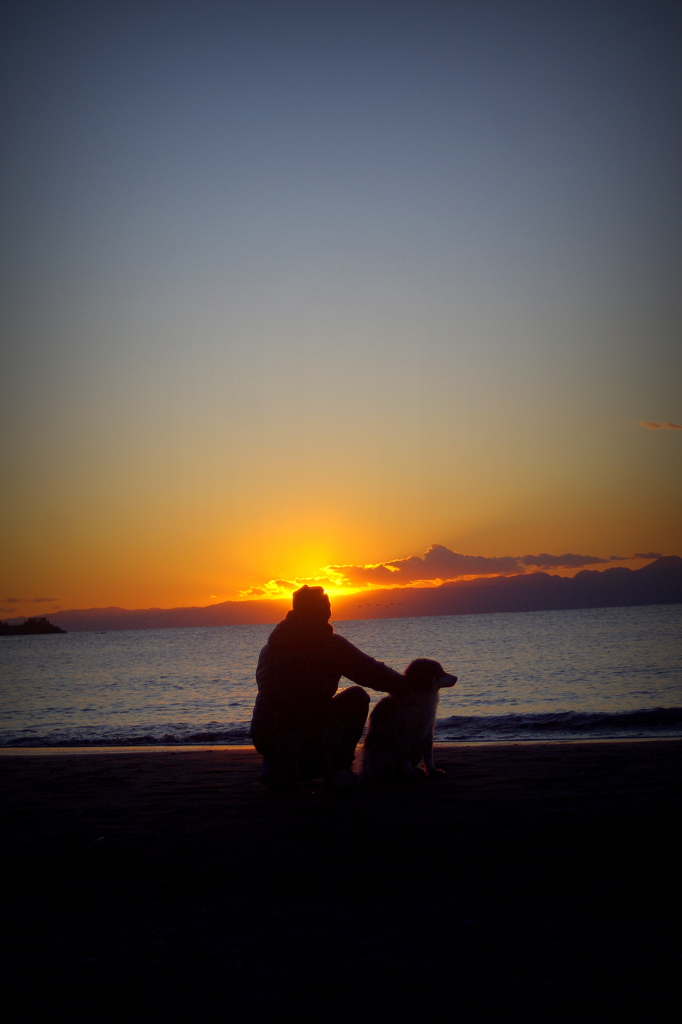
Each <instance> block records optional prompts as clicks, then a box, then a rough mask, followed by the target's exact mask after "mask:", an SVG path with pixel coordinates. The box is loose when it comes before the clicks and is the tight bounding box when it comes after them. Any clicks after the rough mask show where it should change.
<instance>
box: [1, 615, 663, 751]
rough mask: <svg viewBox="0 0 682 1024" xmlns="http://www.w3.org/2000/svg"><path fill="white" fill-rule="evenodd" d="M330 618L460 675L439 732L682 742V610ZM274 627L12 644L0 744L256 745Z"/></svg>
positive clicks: (382, 649) (371, 647) (397, 654)
mask: <svg viewBox="0 0 682 1024" xmlns="http://www.w3.org/2000/svg"><path fill="white" fill-rule="evenodd" d="M334 625H335V629H336V631H337V632H338V633H341V634H342V635H343V636H346V637H347V638H348V639H349V640H350V641H351V642H352V643H354V644H356V645H357V646H358V647H360V648H361V649H362V650H364V651H366V652H367V653H368V654H371V655H373V656H374V657H376V658H379V659H380V660H381V661H385V662H386V663H387V664H389V665H391V666H392V667H393V668H396V669H398V670H400V671H402V670H403V669H404V668H405V666H406V665H407V664H408V663H409V662H410V661H411V660H412V659H413V658H418V657H429V658H436V659H437V660H438V661H440V662H441V663H442V664H443V666H444V667H445V669H446V670H447V671H449V672H451V673H454V674H455V675H457V676H458V677H459V682H458V684H457V686H456V687H454V689H452V690H443V691H441V701H440V706H439V713H438V719H437V723H436V740H437V741H441V742H442V741H453V742H456V741H460V742H462V741H466V742H476V741H495V740H499V741H519V740H531V739H533V740H549V739H587V738H592V739H597V738H600V739H601V738H605V739H608V738H611V739H614V738H635V737H665V736H680V735H682V642H681V641H682V605H654V606H646V607H634V608H597V609H585V610H582V609H581V610H572V611H544V612H516V613H502V614H495V615H457V616H437V617H427V618H405V619H381V620H364V621H353V622H338V623H334ZM271 629H272V626H222V627H208V628H196V629H192V628H188V629H158V630H137V631H136V630H130V631H121V632H108V633H68V634H56V635H45V636H21V637H3V638H1V639H0V681H1V686H0V746H3V747H8V746H22V747H26V746H34V747H38V746H91V745H92V746H109V745H139V744H202V745H203V744H245V743H249V742H250V739H249V720H250V717H251V709H252V707H253V702H254V698H255V694H256V683H255V669H256V662H257V660H258V653H259V651H260V649H261V647H262V646H263V644H264V643H265V641H266V639H267V637H268V634H269V633H270V631H271ZM341 685H342V686H344V685H348V681H347V680H342V682H341ZM380 698H381V694H378V693H377V694H375V693H373V692H372V703H375V702H376V701H377V700H379V699H380Z"/></svg>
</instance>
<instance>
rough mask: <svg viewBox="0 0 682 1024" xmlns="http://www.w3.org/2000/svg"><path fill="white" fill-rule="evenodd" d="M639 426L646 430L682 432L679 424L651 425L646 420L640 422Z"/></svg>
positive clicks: (681, 426)
mask: <svg viewBox="0 0 682 1024" xmlns="http://www.w3.org/2000/svg"><path fill="white" fill-rule="evenodd" d="M639 425H640V427H646V429H647V430H682V424H680V423H652V422H650V421H648V420H640V421H639Z"/></svg>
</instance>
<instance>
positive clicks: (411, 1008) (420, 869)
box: [0, 740, 682, 1022]
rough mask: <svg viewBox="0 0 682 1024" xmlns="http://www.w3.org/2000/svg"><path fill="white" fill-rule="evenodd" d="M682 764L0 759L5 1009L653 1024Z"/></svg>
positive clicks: (158, 756)
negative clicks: (320, 778)
mask: <svg viewBox="0 0 682 1024" xmlns="http://www.w3.org/2000/svg"><path fill="white" fill-rule="evenodd" d="M681 754H682V740H674V741H657V742H646V741H642V742H630V743H620V742H611V743H576V744H571V743H552V744H537V745H535V744H532V745H498V746H448V747H440V748H439V749H438V752H437V762H438V763H440V765H441V767H443V768H445V769H446V770H447V774H446V775H445V776H444V777H443V778H442V779H441V780H438V781H436V782H433V783H430V782H424V783H423V784H419V785H415V786H413V787H411V788H408V789H407V790H400V791H398V790H390V791H386V790H362V791H352V792H341V793H336V794H328V793H326V792H325V791H324V789H323V786H322V785H321V783H309V784H305V785H304V786H301V788H300V789H299V790H298V791H297V792H294V793H286V794H280V795H277V794H272V793H269V792H267V791H265V790H264V789H263V787H261V786H260V785H259V784H258V782H257V765H258V762H259V759H258V757H257V755H256V754H255V752H254V751H253V750H251V749H231V750H230V749H221V750H203V751H170V752H169V751H166V752H158V751H154V750H149V751H145V752H117V753H109V754H102V753H97V752H95V751H88V752H87V753H77V754H60V755H51V754H49V755H48V754H46V755H40V756H25V755H24V756H3V757H2V758H0V773H2V794H3V795H2V806H3V817H4V819H5V827H4V836H5V839H4V844H3V845H4V856H5V859H6V867H5V882H6V884H5V899H4V904H5V907H4V909H5V913H4V925H5V926H4V929H3V931H4V935H5V938H6V939H8V940H9V943H8V949H7V952H6V954H5V956H4V965H5V971H6V975H5V979H4V983H3V985H4V998H5V1001H6V1002H10V1001H11V1002H12V1003H15V1005H17V1006H18V1007H21V1008H22V1009H21V1010H19V1011H18V1012H15V1013H13V1020H23V1019H26V1020H29V1019H33V1018H34V1017H36V1016H38V1015H42V1016H44V1017H45V1018H46V1019H55V1017H60V1018H61V1017H62V1016H64V1017H68V1018H70V1019H72V1020H81V1019H86V1018H87V1019H89V1020H95V1021H102V1020H126V1021H131V1020H143V1019H144V1020H176V1019H178V1020H179V1019H185V1020H187V1019H189V1020H194V1019H199V1018H201V1019H204V1020H223V1019H226V1018H227V1017H233V1016H234V1015H235V1014H244V1015H247V1016H248V1017H249V1018H251V1019H255V1020H265V1019H270V1018H276V1017H278V1016H280V1015H283V1014H284V1013H285V1012H288V1013H289V1014H292V1015H293V1014H295V1015H296V1016H297V1018H298V1019H299V1020H307V1019H311V1020H312V1019H315V1020H319V1021H324V1022H336V1021H339V1022H340V1021H351V1020H368V1019H369V1020H372V1019H376V1020H388V1019H391V1018H392V1019H397V1020H402V1019H410V1020H415V1019H417V1020H421V1019H423V1018H425V1017H427V1016H428V1017H429V1018H431V1017H433V1016H434V1015H437V1014H446V1015H447V1018H448V1019H449V1020H461V1021H467V1022H468V1021H472V1022H473V1021H500V1020H506V1021H544V1022H555V1021H566V1022H569V1021H570V1022H574V1021H581V1022H582V1021H615V1020H618V1021H624V1020H631V1021H643V1020H647V1021H658V1020H667V1019H669V1015H670V1007H671V1005H673V1002H672V1001H673V994H674V992H675V991H678V989H677V981H676V978H679V969H680V964H681V963H682V960H681V955H682V940H681V939H680V932H679V916H678V914H679V904H678V903H677V902H676V897H677V895H678V894H679V881H678V879H679V865H680V863H681V862H682V858H681V857H680V854H681V852H682V851H681V849H680V845H681V844H680V821H681V817H680V792H681V787H680V781H681V777H682V758H681V756H680V755H681ZM12 992H14V993H16V994H15V995H12ZM22 1014H23V1016H22Z"/></svg>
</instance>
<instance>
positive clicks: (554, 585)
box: [18, 555, 682, 632]
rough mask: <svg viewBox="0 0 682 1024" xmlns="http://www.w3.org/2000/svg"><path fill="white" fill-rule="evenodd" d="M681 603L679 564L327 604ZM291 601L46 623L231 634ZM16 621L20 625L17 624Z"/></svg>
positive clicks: (351, 612)
mask: <svg viewBox="0 0 682 1024" xmlns="http://www.w3.org/2000/svg"><path fill="white" fill-rule="evenodd" d="M680 603H682V558H679V557H678V556H677V555H669V556H668V557H666V558H657V559H656V561H655V562H651V563H650V564H649V565H645V566H644V568H643V569H626V568H624V567H618V568H614V569H606V570H605V571H604V572H596V571H591V570H587V569H584V570H583V571H582V572H579V573H577V575H576V576H573V577H572V578H570V579H569V578H567V577H563V576H550V575H549V574H548V573H545V572H535V573H527V574H523V575H519V576H493V577H486V578H480V579H476V580H461V581H459V582H457V583H443V584H442V585H441V586H439V587H428V588H416V587H415V588H401V589H393V590H372V591H364V592H362V593H359V594H352V595H350V596H347V597H336V598H334V600H333V616H332V618H333V620H334V621H343V620H346V619H390V618H404V617H406V616H417V617H418V616H423V615H476V614H482V613H489V612H534V611H556V610H559V609H566V608H612V607H616V608H617V607H625V606H627V605H638V604H680ZM290 607H291V600H290V599H285V600H277V601H224V602H223V603H222V604H212V605H208V606H207V607H205V608H145V609H135V610H128V609H126V608H86V609H76V610H73V611H64V612H55V613H53V614H52V615H50V621H51V622H54V623H56V624H57V625H59V626H61V627H62V628H63V629H65V630H68V631H69V632H71V631H73V632H79V631H81V632H82V631H97V630H111V629H114V630H115V629H164V628H171V627H178V626H233V625H250V624H254V623H270V622H272V623H274V622H279V621H280V619H282V618H284V615H285V614H286V612H287V611H288V609H289V608H290ZM18 621H20V620H18Z"/></svg>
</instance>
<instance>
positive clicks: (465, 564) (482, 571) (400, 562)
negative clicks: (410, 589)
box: [326, 544, 519, 587]
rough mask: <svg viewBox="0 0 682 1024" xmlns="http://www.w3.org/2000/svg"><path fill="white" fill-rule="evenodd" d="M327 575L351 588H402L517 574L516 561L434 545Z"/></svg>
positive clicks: (339, 567) (335, 569) (334, 569)
mask: <svg viewBox="0 0 682 1024" xmlns="http://www.w3.org/2000/svg"><path fill="white" fill-rule="evenodd" d="M326 568H327V571H328V572H332V573H339V574H341V575H342V576H344V577H345V578H346V579H347V580H348V583H349V585H350V586H354V587H357V586H366V585H367V584H370V583H373V584H374V585H375V586H394V587H396V586H398V587H399V586H405V585H406V584H408V583H416V582H418V581H420V580H454V579H457V578H458V577H460V576H493V575H500V574H501V573H513V572H518V571H519V564H518V561H517V560H516V559H515V558H510V557H504V558H485V557H483V556H482V555H462V554H459V553H458V552H456V551H450V549H449V548H446V547H443V546H442V544H433V545H432V546H431V547H430V548H429V550H428V551H427V552H426V554H425V555H423V556H421V555H411V556H409V557H408V558H396V559H394V560H393V561H391V562H381V563H380V564H379V565H328V566H327V567H326Z"/></svg>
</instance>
